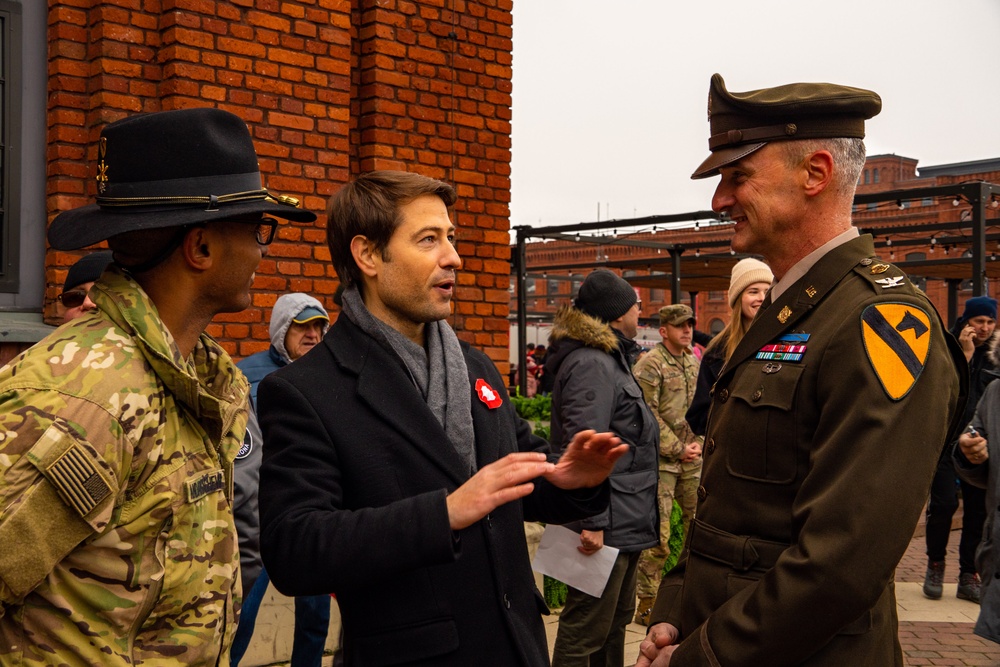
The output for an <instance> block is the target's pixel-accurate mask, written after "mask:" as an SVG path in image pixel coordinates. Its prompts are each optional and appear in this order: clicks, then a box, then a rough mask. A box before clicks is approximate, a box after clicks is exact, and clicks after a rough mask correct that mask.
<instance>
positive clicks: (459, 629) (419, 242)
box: [260, 171, 628, 667]
mask: <svg viewBox="0 0 1000 667" xmlns="http://www.w3.org/2000/svg"><path fill="white" fill-rule="evenodd" d="M454 202H455V191H454V190H453V189H452V187H451V186H450V185H447V184H446V183H442V182H441V181H437V180H434V179H431V178H427V177H425V176H420V175H418V174H410V173H405V172H396V171H376V172H371V173H368V174H364V175H362V176H360V177H359V178H358V179H357V180H356V181H353V182H351V183H348V184H347V185H345V186H344V187H343V188H341V190H340V191H339V192H338V193H337V194H336V195H335V196H334V197H333V199H332V200H331V202H330V206H329V210H328V215H327V219H328V225H327V235H328V240H329V245H330V253H331V256H332V258H333V261H334V266H335V267H336V269H337V275H338V276H339V277H340V280H341V282H343V283H344V284H345V285H346V287H345V289H344V293H343V310H342V311H341V314H340V316H339V317H338V318H337V322H336V323H335V324H334V325H333V326H332V327H331V329H330V331H329V332H328V333H327V335H326V336H325V337H324V339H323V341H322V343H320V344H319V345H317V346H316V347H315V348H313V350H312V351H310V352H308V353H307V354H306V355H305V356H304V357H302V358H301V359H299V360H298V361H296V362H295V363H293V364H289V365H288V366H285V367H284V368H281V369H279V370H277V371H275V372H274V373H271V374H270V375H268V376H267V377H266V378H265V379H264V380H263V381H262V382H261V385H260V418H261V426H262V428H263V431H264V440H265V442H267V446H266V447H265V448H264V462H263V464H262V467H261V481H260V519H261V552H262V554H263V557H264V565H265V567H266V568H267V571H268V573H269V574H270V575H271V580H272V581H273V582H274V585H275V586H276V587H277V588H278V590H280V591H281V592H282V593H284V594H286V595H314V594H319V593H329V592H334V593H336V595H337V601H338V602H339V604H340V611H341V618H342V621H343V627H344V654H345V662H346V664H347V665H348V666H351V665H365V666H369V665H376V666H377V665H426V666H430V665H434V666H435V667H449V666H452V667H466V666H468V665H504V666H505V667H507V666H511V667H513V666H517V665H522V666H524V667H543V666H544V665H547V664H548V662H549V659H548V648H547V645H546V640H545V628H544V626H543V624H542V619H541V613H543V612H547V609H546V608H545V603H544V601H543V599H542V597H541V595H540V594H539V592H538V589H537V588H536V587H535V585H534V580H533V576H532V573H531V567H530V564H529V562H528V549H527V544H526V541H525V536H524V521H525V520H526V519H527V520H529V521H545V522H547V523H560V524H561V523H566V522H568V521H573V520H576V519H580V518H583V517H585V516H588V515H592V514H595V513H597V512H601V511H603V510H604V509H605V508H606V507H607V503H608V497H609V484H608V483H607V482H606V478H607V476H608V474H609V473H610V472H611V470H612V468H613V467H614V463H615V461H616V460H617V459H618V458H619V457H620V456H622V455H623V454H624V453H625V452H626V451H627V450H628V446H627V445H623V444H620V443H619V441H618V439H617V438H615V437H614V436H613V435H612V434H610V433H604V434H595V433H594V432H593V431H588V432H584V433H581V434H579V435H578V436H577V438H575V439H574V441H573V443H572V444H570V446H569V447H568V448H567V449H566V451H565V452H564V453H563V454H562V456H561V457H556V456H555V455H552V454H551V452H550V450H549V447H548V443H547V442H545V441H544V440H542V439H541V438H538V437H536V436H534V435H532V434H531V428H530V426H529V425H528V424H527V423H526V422H525V421H524V420H522V419H520V418H519V417H518V416H517V413H516V412H515V411H514V408H513V406H512V405H511V403H510V399H509V397H508V396H507V392H506V390H505V388H504V382H503V378H502V377H501V376H500V373H499V372H498V371H497V368H496V366H495V365H494V363H493V362H492V361H491V360H490V358H489V357H487V356H486V355H485V354H483V353H482V352H480V351H478V350H474V349H472V348H471V347H470V346H469V345H468V344H465V343H463V342H460V341H459V339H458V337H457V336H456V334H455V332H454V331H453V330H452V329H451V327H450V326H448V323H447V321H446V319H445V318H447V317H448V316H449V315H450V313H451V299H452V295H453V294H454V292H455V289H456V285H457V282H456V273H457V271H458V270H459V268H460V267H461V259H460V258H459V256H458V253H457V252H456V250H455V227H454V226H453V225H452V223H451V220H450V216H449V214H448V206H450V205H451V204H453V203H454Z"/></svg>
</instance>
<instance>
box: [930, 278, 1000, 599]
mask: <svg viewBox="0 0 1000 667" xmlns="http://www.w3.org/2000/svg"><path fill="white" fill-rule="evenodd" d="M996 325H997V301H996V299H993V298H991V297H988V296H976V297H972V298H971V299H969V300H968V301H966V302H965V310H964V311H963V312H962V316H961V317H960V318H958V321H957V322H956V323H955V327H954V328H953V329H952V331H951V332H952V334H954V336H955V337H956V338H957V339H958V342H959V344H960V345H961V346H962V352H964V353H965V358H966V359H967V360H968V362H969V400H968V402H967V403H966V404H965V414H964V415H963V417H962V424H968V423H969V422H970V421H971V420H972V416H973V414H975V411H976V405H977V404H978V403H979V399H980V397H981V396H982V395H983V394H984V392H985V391H986V385H988V384H989V383H990V382H991V381H992V380H995V379H996V377H997V369H1000V363H998V356H1000V355H998V351H997V349H996V348H997V340H998V339H1000V335H998V334H997V332H996ZM953 444H954V443H953V442H948V443H945V445H944V448H943V451H942V452H941V458H940V459H939V460H938V467H937V471H935V473H934V481H933V482H931V493H930V500H929V502H928V503H927V521H926V532H925V534H924V535H925V540H926V543H927V572H926V574H925V575H924V595H925V596H926V597H928V598H930V599H932V600H937V599H940V598H941V596H942V594H943V592H944V570H945V555H946V552H947V549H948V537H949V535H950V534H951V520H952V517H953V516H955V512H956V511H957V510H958V490H959V486H961V490H962V536H961V538H960V542H959V546H958V568H959V574H958V588H957V590H956V593H955V595H956V597H958V598H959V599H961V600H968V601H969V602H975V603H977V604H978V603H979V588H980V579H979V576H980V575H979V574H978V573H977V572H976V563H975V557H976V547H977V546H978V545H979V541H980V540H981V539H982V536H983V522H984V521H985V520H986V493H985V492H984V491H983V490H982V489H979V488H977V487H976V486H974V485H972V484H969V483H968V482H966V481H965V480H961V484H960V485H957V484H955V478H956V474H955V467H954V465H953V464H952V459H951V451H952V446H953Z"/></svg>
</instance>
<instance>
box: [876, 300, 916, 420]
mask: <svg viewBox="0 0 1000 667" xmlns="http://www.w3.org/2000/svg"><path fill="white" fill-rule="evenodd" d="M930 325H931V318H930V316H929V315H928V314H927V313H926V312H925V311H924V310H923V309H921V308H919V307H917V306H914V305H912V304H908V303H880V304H875V305H871V306H868V307H867V308H865V310H864V312H863V313H862V314H861V333H862V337H863V338H864V343H865V352H866V353H867V355H868V361H869V362H870V363H871V365H872V369H873V370H874V371H875V375H876V376H877V377H878V379H879V382H881V383H882V389H884V390H885V393H886V394H887V395H888V396H889V398H891V399H892V400H894V401H898V400H899V399H901V398H903V397H904V396H906V394H907V393H908V392H909V391H910V389H911V388H912V387H913V385H914V384H916V381H917V378H918V377H920V372H921V371H923V369H924V363H925V362H926V361H927V352H928V350H929V348H930V341H931V337H930Z"/></svg>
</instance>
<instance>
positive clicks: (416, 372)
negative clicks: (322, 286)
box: [343, 287, 476, 474]
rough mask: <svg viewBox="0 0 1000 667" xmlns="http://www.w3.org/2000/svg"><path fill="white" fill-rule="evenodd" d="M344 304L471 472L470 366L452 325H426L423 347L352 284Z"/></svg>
mask: <svg viewBox="0 0 1000 667" xmlns="http://www.w3.org/2000/svg"><path fill="white" fill-rule="evenodd" d="M343 304H344V306H343V311H344V314H345V315H347V317H348V319H350V320H351V321H352V322H354V324H356V325H357V326H358V327H359V328H360V329H361V330H362V331H364V332H365V333H367V334H368V335H369V336H371V337H372V338H374V339H375V340H376V341H378V343H379V344H380V345H381V346H382V347H384V348H385V349H386V350H388V351H389V352H391V353H392V354H394V355H395V356H397V357H398V358H399V359H400V360H401V361H402V362H403V366H404V367H405V368H406V370H407V371H408V372H409V374H410V379H411V380H412V381H413V384H414V386H416V388H417V389H418V390H420V394H421V396H423V398H424V400H425V401H427V407H429V408H430V409H431V412H432V413H433V414H434V417H435V418H436V419H437V420H438V422H439V423H440V424H441V426H442V427H443V428H444V432H445V433H446V434H447V435H448V439H449V440H450V441H451V444H452V446H453V447H454V448H455V451H457V452H458V455H459V456H461V457H462V460H463V461H465V462H466V463H467V464H468V468H469V472H470V474H471V473H474V472H475V471H476V456H475V448H474V446H473V443H474V442H475V439H476V434H475V429H474V428H473V426H472V396H471V392H470V391H469V370H468V368H467V367H466V365H465V356H464V355H463V354H462V348H461V346H460V345H459V343H458V336H456V335H455V332H454V331H452V328H451V327H450V326H448V323H447V322H445V321H444V320H438V321H436V322H428V323H427V324H425V325H424V337H425V342H424V344H425V345H426V348H427V349H426V350H425V349H424V348H422V347H420V346H419V345H417V344H416V343H414V342H413V341H412V340H410V339H409V338H407V337H406V336H404V335H403V334H401V333H399V332H398V331H396V330H395V329H393V328H392V327H390V326H389V325H388V324H386V323H385V322H382V321H381V320H379V319H377V318H376V317H375V316H374V315H372V314H371V312H370V311H369V310H368V308H367V307H366V306H365V303H364V301H363V300H362V299H361V294H360V293H359V292H358V288H357V287H349V288H347V289H345V290H344V295H343Z"/></svg>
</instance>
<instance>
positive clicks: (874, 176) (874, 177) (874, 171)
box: [872, 169, 878, 183]
mask: <svg viewBox="0 0 1000 667" xmlns="http://www.w3.org/2000/svg"><path fill="white" fill-rule="evenodd" d="M872 183H878V169H872Z"/></svg>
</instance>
